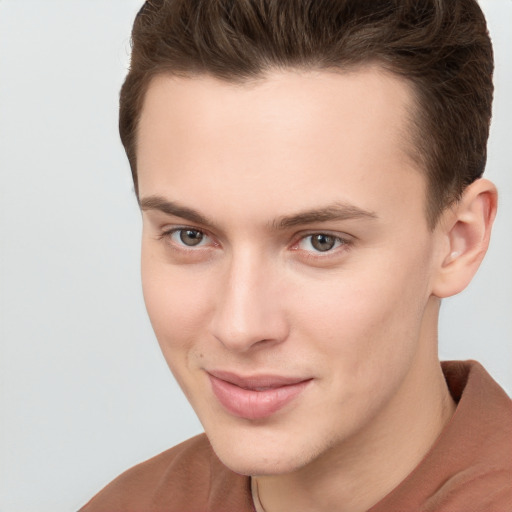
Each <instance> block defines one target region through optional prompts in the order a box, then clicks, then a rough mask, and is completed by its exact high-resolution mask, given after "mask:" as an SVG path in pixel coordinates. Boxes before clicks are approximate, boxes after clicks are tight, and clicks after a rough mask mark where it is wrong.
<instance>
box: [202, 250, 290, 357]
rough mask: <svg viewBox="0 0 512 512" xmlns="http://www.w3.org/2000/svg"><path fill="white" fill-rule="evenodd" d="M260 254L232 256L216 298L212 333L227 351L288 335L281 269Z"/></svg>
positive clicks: (246, 348) (247, 348)
mask: <svg viewBox="0 0 512 512" xmlns="http://www.w3.org/2000/svg"><path fill="white" fill-rule="evenodd" d="M271 267H272V265H271V264H270V263H269V262H265V261H264V260H263V259H262V258H261V257H257V256H256V255H251V254H248V253H245V254H244V253H242V254H239V255H234V256H233V257H232V258H231V261H230V263H229V266H228V269H227V277H226V274H224V275H223V276H222V277H223V286H220V287H219V290H220V294H219V296H218V297H217V298H216V306H215V310H214V315H213V319H212V324H211V332H212V334H213V336H214V337H215V338H216V339H217V340H218V341H220V342H221V343H222V344H223V345H224V346H225V347H226V348H227V349H228V350H230V351H234V352H239V353H243V352H248V351H250V350H252V349H255V348H256V347H259V348H261V347H264V346H265V347H269V346H272V345H275V344H278V343H281V342H283V341H284V340H285V339H286V338H287V336H288V329H289V326H288V322H287V319H286V314H285V311H284V308H283V289H282V286H281V281H282V280H281V279H280V276H279V270H278V269H272V268H271Z"/></svg>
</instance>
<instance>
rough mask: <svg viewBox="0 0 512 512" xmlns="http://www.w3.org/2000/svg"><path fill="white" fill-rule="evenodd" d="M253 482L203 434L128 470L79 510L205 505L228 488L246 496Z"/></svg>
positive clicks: (169, 511) (106, 511)
mask: <svg viewBox="0 0 512 512" xmlns="http://www.w3.org/2000/svg"><path fill="white" fill-rule="evenodd" d="M248 486H249V479H248V478H247V477H243V476H241V475H237V474H236V473H233V472H232V471H230V470H229V469H228V468H226V467H225V466H224V465H223V464H222V463H221V462H220V461H219V459H218V458H217V456H216V455H215V453H214V451H213V449H212V447H211V445H210V443H209V441H208V439H207V437H206V436H205V435H204V434H201V435H199V436H196V437H193V438H191V439H188V440H187V441H185V442H183V443H181V444H179V445H177V446H175V447H173V448H171V449H169V450H166V451H165V452H163V453H161V454H159V455H157V456H155V457H153V458H151V459H149V460H147V461H145V462H142V463H140V464H138V465H136V466H134V467H133V468H131V469H129V470H128V471H125V472H124V473H122V474H121V475H120V476H118V477H117V478H116V479H115V480H113V481H112V482H111V483H110V484H108V485H107V486H106V487H105V488H104V489H103V490H102V491H100V492H99V493H98V494H97V495H96V496H94V497H93V498H92V499H91V500H90V501H89V502H88V503H87V504H86V505H85V506H84V507H83V508H82V509H81V510H80V512H115V511H121V510H122V511H123V512H132V511H133V512H135V511H142V510H144V511H152V512H159V511H164V510H165V511H166V512H172V511H176V512H177V511H180V512H182V511H183V510H190V511H196V510H197V511H200V510H205V509H206V508H207V504H209V503H211V502H212V500H213V501H214V500H215V499H216V496H215V494H216V493H217V494H218V493H221V494H223V493H226V492H228V491H229V492H228V494H229V493H230V494H231V495H234V499H235V501H236V499H237V498H238V499H242V501H243V500H244V498H246V496H245V495H246V494H247V489H248ZM221 498H222V499H224V496H222V497H221ZM228 499H229V496H228Z"/></svg>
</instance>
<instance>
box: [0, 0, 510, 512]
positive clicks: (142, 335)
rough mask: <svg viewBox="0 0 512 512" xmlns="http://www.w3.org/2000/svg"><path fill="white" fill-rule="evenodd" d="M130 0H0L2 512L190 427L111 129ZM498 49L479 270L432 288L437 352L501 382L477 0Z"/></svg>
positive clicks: (500, 245)
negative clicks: (485, 61) (147, 282)
mask: <svg viewBox="0 0 512 512" xmlns="http://www.w3.org/2000/svg"><path fill="white" fill-rule="evenodd" d="M140 4H141V0H108V1H105V0H0V173H1V180H0V194H1V195H0V236H1V242H0V243H1V252H0V315H1V318H0V321H1V324H0V339H1V346H0V350H1V352H0V365H1V368H0V369H1V374H0V375H1V376H0V511H1V512H59V511H69V510H74V509H77V508H78V507H79V506H80V505H82V504H83V503H84V502H85V501H86V500H87V499H88V498H89V497H91V496H92V495H93V494H94V493H95V492H96V491H97V490H99V489H100V488H101V487H102V486H103V485H105V484H106V483H107V482H108V481H110V480H111V479H112V478H113V477H115V476H116V475H117V474H119V473H120V472H121V471H123V470H124V469H126V468H128V467H129V466H131V465H133V464H135V463H136V462H138V461H140V460H143V459H145V458H148V457H150V456H151V455H153V454H156V453H158V452H160V451H162V450H164V449H166V448H167V447H170V446H171V445H173V444H175V443H177V442H179V441H180V440H183V439H185V438H187V437H189V436H191V435H192V434H195V433H198V432H199V431H200V425H199V423H198V422H197V420H196V419H195V417H194V415H193V413H192V411H191V410H190V408H189V406H188V404H187V403H186V401H185V399H184V398H183V397H182V396H181V392H180V391H179V389H178V388H177V385H176V384H175V383H174V381H173V379H172V377H171V375H170V373H169V371H168V369H167V367H166V365H165V363H164V360H163V358H162V357H161V355H160V352H159V349H158V346H157V343H156V341H155V339H154V336H153V333H152V331H151V328H150V326H149V322H148V320H147V318H146V313H145V311H144V306H143V301H142V297H141V291H140V279H139V269H138V265H139V236H140V217H139V214H138V211H137V207H136V202H135V199H134V196H133V189H132V183H131V178H130V174H129V169H128V165H127V162H126V161H125V157H124V153H123V151H122V148H121V145H120V143H119V141H118V135H117V98H118V90H119V87H120V85H121V82H122V79H123V76H124V74H125V71H126V66H127V63H128V54H129V31H130V25H131V22H132V20H133V17H134V15H135V13H136V11H137V9H138V8H139V6H140ZM482 5H483V7H484V9H485V11H486V13H487V16H488V21H489V26H490V30H491V34H492V36H493V40H494V43H495V51H496V62H497V71H496V100H495V111H494V124H493V128H492V135H491V141H490V151H489V163H488V171H487V176H488V177H489V178H491V179H493V180H494V181H495V182H496V184H497V185H498V187H499V189H500V193H501V196H500V199H501V201H500V203H501V204H500V212H499V216H498V220H497V223H496V226H495V232H494V239H493V242H492V245H491V248H490V251H489V254H488V257H487V259H486V262H485V263H484V265H483V268H482V269H481V270H480V273H479V275H478V277H477V278H476V279H475V281H474V282H473V284H472V285H471V286H470V288H469V290H467V291H466V292H464V293H463V294H461V295H460V296H459V297H457V298H454V299H450V300H447V301H445V304H444V306H443V312H442V319H441V329H440V338H441V349H440V352H441V357H442V358H443V359H449V358H456V359H466V358H474V359H478V360H479V361H481V362H482V363H484V365H485V366H486V367H487V369H488V370H489V371H490V372H491V373H492V374H493V375H494V376H495V378H496V379H497V380H498V381H499V382H500V383H501V384H502V385H503V386H504V387H505V388H506V389H507V390H508V392H509V393H510V392H511V391H512V372H511V360H512V349H511V339H512V320H511V317H512V314H511V313H512V264H511V261H512V259H511V255H512V236H511V235H512V232H511V228H512V172H511V171H512V169H511V167H512V165H511V162H512V149H511V147H512V144H511V137H512V135H511V134H512V57H511V50H512V32H511V31H510V27H512V1H510V0H487V1H484V2H482Z"/></svg>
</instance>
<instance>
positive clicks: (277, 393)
mask: <svg viewBox="0 0 512 512" xmlns="http://www.w3.org/2000/svg"><path fill="white" fill-rule="evenodd" d="M209 377H210V382H211V384H212V390H213V393H214V395H215V396H216V397H217V399H218V400H219V402H220V403H221V404H222V405H223V406H224V408H225V409H227V411H228V412H230V413H231V414H233V415H234V416H238V417H240V418H246V419H249V420H259V419H263V418H268V417H269V416H271V415H272V414H274V413H275V412H277V411H279V410H280V409H282V408H283V407H285V406H286V405H288V404H289V403H290V402H291V401H292V400H293V399H295V398H296V397H297V396H298V395H300V393H302V391H304V389H305V388H306V386H307V385H308V384H309V383H310V382H311V380H304V381H301V382H298V383H297V384H289V385H286V386H280V387H277V388H272V389H266V390H264V391H254V390H251V389H244V388H241V387H239V386H236V385H235V384H231V383H230V382H226V381H225V380H222V379H218V378H217V377H214V376H213V375H209Z"/></svg>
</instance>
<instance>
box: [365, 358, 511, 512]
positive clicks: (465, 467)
mask: <svg viewBox="0 0 512 512" xmlns="http://www.w3.org/2000/svg"><path fill="white" fill-rule="evenodd" d="M442 368H443V372H444V376H445V378H446V382H447V384H448V388H449V390H450V392H451V394H452V396H453V399H454V400H455V402H456V403H457V409H456V411H455V414H454V415H453V417H452V418H451V420H450V421H449V423H448V424H447V425H446V427H445V429H444V430H443V432H442V433H441V434H440V436H439V438H438V439H437V440H436V442H435V444H434V445H433V446H432V448H431V450H430V451H429V452H428V453H427V454H426V456H425V458H424V459H423V460H422V461H421V463H420V464H419V465H418V466H417V467H416V468H415V469H414V470H413V472H412V473H411V474H410V475H409V476H408V477H407V478H406V479H405V480H404V481H403V482H402V483H401V484H400V485H399V486H398V487H397V488H396V489H395V490H393V491H392V492H391V493H390V494H389V495H388V496H386V497H385V498H384V499H383V500H382V501H381V502H379V503H378V504H377V505H375V506H374V507H373V508H372V509H371V512H388V511H389V510H425V511H427V510H428V511H429V512H437V511H446V510H449V511H450V512H467V511H468V510H471V511H474V512H488V511H496V512H498V511H499V512H512V457H511V454H512V401H511V400H510V398H509V397H508V396H507V394H506V393H505V392H504V391H503V389H501V387H500V386H499V385H498V384H497V383H496V382H495V381H494V380H493V379H492V377H491V376H490V375H489V374H488V373H487V372H486V371H485V369H484V368H483V367H482V366H481V365H480V364H479V363H477V362H475V361H449V362H444V363H443V365H442Z"/></svg>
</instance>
